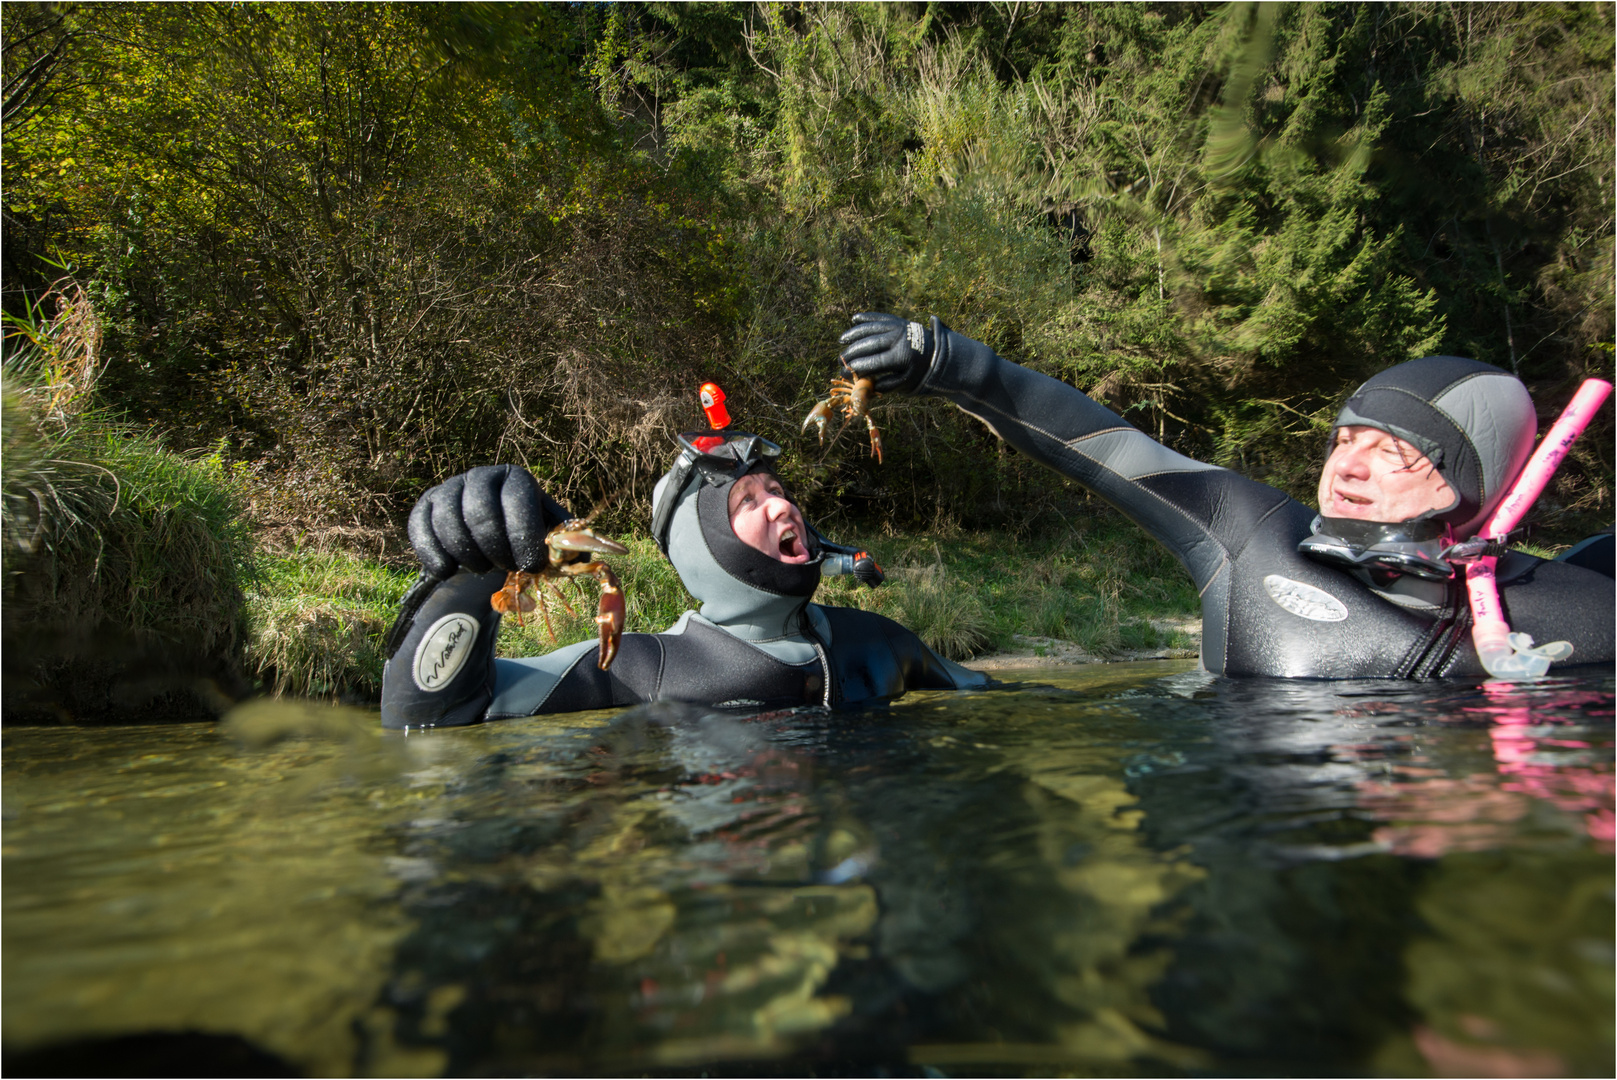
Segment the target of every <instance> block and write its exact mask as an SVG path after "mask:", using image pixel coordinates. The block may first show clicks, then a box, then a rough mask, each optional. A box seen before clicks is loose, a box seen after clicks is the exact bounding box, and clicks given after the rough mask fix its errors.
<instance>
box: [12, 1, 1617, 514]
mask: <svg viewBox="0 0 1617 1080" xmlns="http://www.w3.org/2000/svg"><path fill="white" fill-rule="evenodd" d="M3 17H4V20H5V26H4V31H5V71H4V75H5V129H4V132H5V154H4V194H3V199H4V207H3V209H4V221H5V240H6V244H5V254H4V258H5V270H6V298H5V303H6V307H7V310H8V311H16V310H19V309H20V308H21V306H23V305H24V304H25V302H26V299H27V298H28V297H29V296H37V295H39V294H40V293H41V292H43V291H44V289H45V288H46V287H47V286H48V284H49V283H50V282H54V281H55V280H56V278H57V277H58V276H59V273H60V272H59V271H57V270H55V269H54V268H52V267H51V266H49V265H48V264H47V263H46V262H45V261H44V260H47V259H48V260H51V262H54V263H58V264H60V263H67V264H70V265H71V266H72V267H73V268H74V272H75V274H76V275H77V277H78V278H79V279H80V281H81V282H82V283H83V285H84V287H85V289H86V294H87V295H88V296H89V297H90V298H91V299H92V300H93V302H94V303H95V305H96V309H97V312H98V314H99V316H100V318H101V320H102V323H103V325H104V326H105V328H106V344H105V351H106V354H107V356H108V358H109V359H108V363H107V368H106V372H105V374H104V377H103V378H102V380H101V383H100V387H101V393H102V394H103V395H104V396H105V397H106V398H107V400H108V401H109V402H110V403H112V404H113V405H115V406H116V407H119V408H121V409H123V410H126V411H127V412H128V413H129V414H130V415H131V416H133V417H135V418H138V419H141V420H144V421H149V422H152V423H155V424H157V425H159V426H160V427H161V428H162V429H163V430H165V431H166V432H168V434H169V437H170V438H171V439H173V440H178V441H181V442H183V443H186V444H189V445H207V444H212V443H213V442H214V441H215V440H217V439H219V438H220V437H224V438H225V439H226V440H227V444H228V447H229V452H230V453H231V454H232V455H233V456H234V457H235V458H236V459H238V460H240V461H241V462H244V463H245V464H246V465H247V466H248V467H249V468H250V469H252V470H253V471H254V472H255V475H256V476H257V478H258V485H259V490H260V491H261V492H262V495H261V497H260V499H259V506H258V512H259V513H260V514H261V515H263V516H276V515H279V516H281V517H297V518H301V519H303V520H306V521H309V522H311V523H320V522H326V523H331V522H337V521H359V522H369V523H384V522H388V521H395V520H397V518H398V517H399V515H401V514H402V513H403V512H404V511H406V510H407V509H408V507H409V505H410V503H411V502H412V501H413V499H414V497H415V495H416V494H418V493H419V491H420V490H421V488H422V487H423V486H424V485H426V484H428V483H431V482H433V481H435V480H436V479H439V478H441V477H442V476H444V475H446V474H448V473H451V472H455V471H459V470H460V469H462V468H465V467H466V466H469V465H471V464H475V463H479V462H486V461H490V460H519V461H522V462H524V463H526V464H528V465H529V466H530V467H532V468H533V469H534V470H535V472H537V473H538V474H539V475H540V476H541V477H543V478H544V480H545V482H546V484H547V486H548V487H550V488H551V489H552V490H554V491H556V492H557V493H558V494H559V495H561V496H563V497H567V498H572V499H574V500H576V501H579V502H583V503H587V502H591V501H596V500H599V499H600V498H602V497H605V496H610V495H613V494H620V498H619V499H618V500H617V501H616V502H615V503H614V504H613V505H614V509H613V510H612V511H610V512H609V513H615V514H619V515H621V516H622V517H623V518H624V519H625V520H627V518H628V517H629V516H630V515H631V514H632V513H633V512H635V511H637V510H640V509H643V507H644V501H645V498H646V496H647V494H648V493H649V489H650V483H651V480H652V479H653V478H654V477H655V475H656V474H657V473H658V472H659V471H660V470H661V467H662V466H663V463H664V461H665V458H666V456H667V453H668V447H669V445H670V444H669V443H668V441H667V437H668V435H669V434H671V433H672V432H674V431H677V430H680V429H681V428H686V427H691V426H694V425H695V424H696V423H697V422H698V420H699V414H698V413H697V411H696V409H695V406H694V401H693V398H692V391H693V387H694V386H695V384H697V383H699V382H701V381H703V380H705V379H709V378H715V379H717V380H718V381H719V382H721V383H722V384H724V385H725V386H726V388H727V389H729V390H730V391H731V394H732V405H733V406H735V407H734V408H733V409H732V411H733V412H734V413H735V415H736V416H737V418H738V419H739V420H740V421H741V422H743V423H746V424H748V425H750V426H754V427H756V428H758V429H760V430H763V431H765V432H766V433H768V434H770V435H772V436H780V437H781V438H782V440H783V441H788V442H790V441H791V440H792V439H796V438H798V436H797V427H798V422H799V420H800V418H801V416H802V415H803V413H804V412H806V410H807V408H808V406H809V404H810V403H811V402H812V400H813V399H814V398H815V397H817V396H819V395H820V393H822V392H823V388H824V386H825V383H826V380H827V379H828V378H829V377H830V376H831V375H832V374H833V373H834V368H833V365H832V358H833V356H834V349H835V346H834V340H835V336H836V334H837V333H838V332H839V331H840V330H841V329H842V328H843V327H844V326H845V325H846V322H847V319H848V317H849V316H850V315H852V314H853V313H854V312H856V311H860V310H868V309H889V310H895V311H900V312H903V313H906V314H910V315H913V316H922V315H927V314H936V315H938V316H939V317H940V318H942V319H944V320H945V321H946V322H948V323H949V324H950V325H951V326H953V327H954V328H955V329H957V330H960V331H961V332H963V333H966V334H969V335H971V336H973V337H977V338H979V339H981V340H984V341H987V342H989V343H990V344H992V345H994V346H995V347H996V348H997V349H999V350H1000V351H1001V352H1002V353H1004V354H1005V355H1007V356H1009V357H1011V358H1013V359H1016V360H1018V361H1020V362H1024V363H1028V364H1030V365H1031V366H1034V367H1037V368H1040V369H1041V370H1044V371H1047V372H1049V373H1050V374H1053V375H1056V376H1057V377H1060V378H1063V379H1066V380H1068V381H1070V382H1073V383H1075V384H1076V385H1078V386H1080V387H1082V388H1084V389H1086V390H1088V391H1090V392H1092V393H1094V394H1096V395H1097V396H1099V397H1101V398H1103V399H1105V400H1106V401H1108V402H1109V403H1110V404H1112V405H1113V406H1114V407H1116V408H1118V409H1119V410H1121V411H1123V412H1124V414H1125V416H1127V417H1128V418H1129V419H1130V420H1131V421H1133V422H1135V423H1136V424H1138V425H1139V426H1140V427H1142V428H1143V429H1145V430H1146V431H1148V432H1149V433H1150V434H1152V435H1153V436H1155V437H1159V438H1162V439H1163V440H1165V441H1167V442H1169V443H1170V444H1172V445H1175V446H1176V447H1178V448H1180V449H1182V450H1185V451H1186V452H1189V453H1193V454H1196V455H1198V456H1201V457H1205V458H1209V459H1211V460H1216V461H1219V462H1221V463H1226V464H1230V465H1233V466H1236V467H1239V468H1242V469H1244V470H1246V471H1248V472H1249V473H1251V474H1253V475H1257V476H1259V477H1261V478H1264V479H1268V480H1270V481H1271V482H1274V483H1278V484H1280V485H1282V486H1286V487H1289V488H1290V489H1292V490H1294V491H1295V492H1297V493H1298V494H1303V495H1306V494H1307V490H1308V487H1309V486H1310V485H1309V479H1308V478H1309V474H1310V473H1311V472H1312V470H1313V468H1314V465H1315V463H1316V461H1317V453H1318V450H1319V446H1320V438H1319V436H1320V433H1321V431H1322V429H1323V427H1324V426H1325V425H1326V424H1327V423H1328V418H1329V416H1330V415H1331V414H1332V412H1333V411H1334V408H1335V406H1336V405H1337V404H1338V403H1339V401H1340V399H1341V397H1342V396H1343V394H1344V393H1345V392H1346V391H1347V390H1349V389H1351V387H1352V385H1354V384H1356V382H1357V381H1359V380H1361V379H1362V378H1364V377H1366V376H1368V375H1369V374H1371V373H1372V372H1374V371H1377V370H1380V369H1382V368H1384V367H1386V366H1388V365H1390V364H1394V363H1397V362H1400V361H1402V360H1404V359H1408V358H1410V357H1412V356H1416V355H1421V354H1423V353H1429V352H1453V353H1459V354H1462V355H1470V356H1476V357H1478V358H1480V359H1483V360H1487V361H1490V362H1493V363H1497V364H1500V365H1501V366H1504V367H1507V368H1510V369H1513V370H1516V371H1518V372H1519V373H1520V374H1521V375H1522V376H1523V378H1524V379H1526V380H1527V381H1528V383H1529V385H1530V387H1531V388H1533V389H1534V391H1535V393H1536V395H1537V396H1538V399H1539V401H1540V403H1541V405H1542V406H1543V407H1544V408H1545V410H1546V413H1547V412H1549V411H1551V410H1553V408H1555V407H1556V406H1558V405H1559V404H1560V402H1562V401H1564V400H1565V398H1566V397H1567V396H1568V395H1569V394H1570V392H1571V390H1572V388H1573V385H1574V384H1575V382H1576V380H1577V379H1579V378H1582V377H1584V376H1587V375H1590V374H1602V373H1604V374H1606V375H1607V376H1608V377H1609V375H1610V372H1611V357H1612V340H1613V316H1612V305H1611V302H1610V297H1611V294H1612V291H1613V286H1614V282H1613V280H1612V258H1613V243H1612V233H1613V219H1612V191H1613V179H1614V178H1613V176H1612V171H1613V148H1612V139H1613V126H1614V118H1613V104H1612V102H1613V73H1612V60H1611V57H1612V47H1613V18H1612V9H1611V7H1610V5H1595V4H1471V5H1463V6H1454V5H1448V4H1436V3H1409V4H1397V5H1380V4H1290V5H1283V4H1232V5H1226V6H1212V5H1206V4H1194V3H1193V4H1074V5H1065V4H1049V3H1017V4H950V5H943V4H925V5H922V4H903V3H883V4H860V5H840V4H812V5H810V4H796V3H790V4H777V3H761V4H727V3H692V4H662V3H621V4H613V5H567V6H561V5H498V4H466V5H452V4H443V5H439V4H419V5H381V4H363V3H356V4H304V5H258V4H244V5H222V4H184V5H181V4H175V5H166V4H124V5H116V4H105V5H104V4H86V5H56V4H29V3H16V4H8V5H6V6H5V8H4V9H3ZM877 415H878V422H879V423H882V424H883V426H884V427H885V428H886V429H887V446H888V451H889V452H888V457H887V463H886V464H885V465H883V466H880V467H877V466H875V465H874V464H873V463H871V462H868V461H867V460H865V459H864V458H863V457H862V455H861V453H860V448H859V446H858V442H859V441H860V440H857V439H854V438H850V437H846V436H845V437H844V439H843V440H841V441H840V442H839V443H838V444H836V446H835V447H833V448H832V449H831V450H830V451H827V452H823V453H822V452H821V451H820V450H819V448H818V447H816V446H814V445H813V444H812V443H811V442H809V441H808V440H807V439H800V440H799V441H798V442H797V449H799V450H800V451H801V453H800V454H798V455H797V456H796V457H795V458H794V459H793V460H794V464H793V466H792V468H791V470H790V471H789V477H788V478H789V479H790V480H792V481H793V482H794V483H795V484H796V485H797V486H798V487H799V488H800V489H801V490H802V491H803V492H804V493H805V494H806V495H807V497H808V498H809V500H810V504H811V508H812V509H814V510H815V511H816V512H817V513H821V514H825V513H835V512H844V513H849V514H853V515H855V516H859V517H862V518H866V519H874V520H876V521H887V522H892V523H897V524H902V523H918V522H932V521H935V520H939V519H962V520H963V519H968V518H969V519H974V520H983V521H992V520H995V519H1007V520H1012V521H1019V522H1022V523H1026V522H1027V521H1028V520H1029V517H1030V513H1032V511H1030V510H1028V509H1026V508H1028V507H1036V508H1041V509H1042V508H1045V507H1051V506H1055V505H1057V504H1058V503H1059V502H1060V499H1059V498H1057V499H1054V500H1053V499H1052V496H1054V495H1056V494H1057V493H1062V494H1063V497H1070V493H1066V492H1065V490H1064V489H1063V488H1062V487H1061V485H1060V484H1059V482H1058V481H1054V480H1052V479H1050V478H1049V477H1046V476H1043V475H1041V474H1039V473H1038V472H1037V471H1035V470H1032V469H1029V468H1028V467H1027V466H1026V464H1025V463H1024V462H1022V461H1020V460H1018V459H1017V458H1015V457H1014V455H1008V454H1007V453H1005V452H1004V451H1003V450H1001V449H999V448H998V447H997V446H996V444H995V443H994V441H993V439H992V437H991V436H989V435H987V434H986V433H984V432H983V431H982V430H981V429H980V428H979V427H977V426H975V425H973V424H971V423H970V422H968V421H965V420H964V419H962V418H961V417H960V416H959V415H958V414H956V413H954V412H953V411H952V410H950V409H947V408H944V407H942V406H939V405H937V404H935V403H916V404H907V405H904V406H902V407H890V406H889V405H888V403H887V402H885V401H884V402H883V403H882V407H881V408H879V409H878V414H877ZM1610 441H1611V440H1610V428H1609V425H1608V426H1607V427H1606V428H1604V429H1603V430H1600V431H1596V432H1594V433H1592V436H1591V437H1590V438H1589V439H1587V440H1586V442H1585V446H1584V449H1583V450H1582V451H1580V453H1581V457H1580V459H1579V461H1578V462H1577V463H1576V464H1575V466H1574V467H1571V468H1569V469H1568V470H1567V475H1566V476H1565V478H1564V479H1563V481H1562V483H1561V486H1560V488H1559V489H1558V494H1557V495H1556V496H1555V498H1554V499H1552V500H1551V503H1552V506H1551V509H1555V508H1556V507H1561V508H1568V507H1570V508H1574V509H1577V508H1581V509H1583V510H1586V511H1588V512H1590V513H1595V514H1598V515H1603V516H1609V508H1610V488H1611V471H1612V466H1611V461H1610V449H1609V446H1610ZM1581 523H1584V522H1583V521H1579V522H1573V523H1571V524H1569V526H1568V527H1569V528H1570V527H1573V525H1576V524H1581Z"/></svg>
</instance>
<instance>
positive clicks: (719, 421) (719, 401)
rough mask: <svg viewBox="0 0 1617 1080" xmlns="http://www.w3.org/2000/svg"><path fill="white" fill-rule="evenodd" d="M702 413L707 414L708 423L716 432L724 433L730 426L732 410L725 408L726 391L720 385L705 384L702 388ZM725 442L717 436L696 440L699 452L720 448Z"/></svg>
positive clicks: (705, 436)
mask: <svg viewBox="0 0 1617 1080" xmlns="http://www.w3.org/2000/svg"><path fill="white" fill-rule="evenodd" d="M701 395H702V411H703V412H704V413H706V414H707V423H708V426H709V427H711V428H712V429H713V430H714V431H723V430H724V429H725V428H727V427H729V426H730V410H729V409H727V408H725V407H724V391H723V390H722V389H720V388H719V384H718V383H710V382H705V383H703V384H702V388H701ZM723 441H724V440H723V439H721V438H719V437H718V436H716V435H704V436H702V437H701V438H699V439H696V440H694V445H695V446H696V448H697V449H698V450H708V449H711V448H712V447H715V446H718V445H719V444H720V443H722V442H723Z"/></svg>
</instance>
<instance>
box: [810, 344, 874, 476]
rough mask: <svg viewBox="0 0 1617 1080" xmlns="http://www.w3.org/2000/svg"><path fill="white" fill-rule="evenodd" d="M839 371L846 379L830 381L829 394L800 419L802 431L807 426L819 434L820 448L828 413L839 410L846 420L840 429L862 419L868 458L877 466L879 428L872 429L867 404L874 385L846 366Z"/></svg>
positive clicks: (840, 432) (827, 421) (829, 414)
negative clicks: (868, 444) (852, 421)
mask: <svg viewBox="0 0 1617 1080" xmlns="http://www.w3.org/2000/svg"><path fill="white" fill-rule="evenodd" d="M843 370H844V371H846V372H847V377H846V378H841V379H832V380H831V395H830V396H829V397H827V398H826V399H825V400H824V401H821V402H818V403H816V404H815V406H814V408H812V409H810V410H809V414H808V415H807V416H805V417H804V418H803V430H804V431H807V430H808V429H809V425H810V424H812V425H813V426H814V428H815V430H816V431H817V432H818V433H819V436H820V445H821V446H824V445H825V426H826V424H827V423H829V422H830V420H831V414H832V413H833V412H835V411H836V410H837V409H838V408H840V409H841V410H842V413H843V416H845V417H846V419H845V420H843V422H842V427H847V426H848V423H849V421H851V420H853V419H854V418H855V417H861V416H862V417H864V420H865V427H867V428H869V429H870V456H871V457H873V458H875V459H876V463H877V464H878V465H879V464H881V450H882V445H881V429H880V428H878V427H877V426H876V421H875V420H872V419H871V417H870V403H871V399H872V398H874V397H876V384H875V382H873V381H872V380H870V379H868V378H865V377H864V376H861V375H855V374H854V373H853V371H852V370H851V369H849V368H847V367H844V368H843ZM841 434H842V428H838V429H837V435H841ZM832 438H833V440H834V439H835V436H832Z"/></svg>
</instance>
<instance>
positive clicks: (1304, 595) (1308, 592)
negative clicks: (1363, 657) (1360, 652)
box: [1263, 574, 1348, 622]
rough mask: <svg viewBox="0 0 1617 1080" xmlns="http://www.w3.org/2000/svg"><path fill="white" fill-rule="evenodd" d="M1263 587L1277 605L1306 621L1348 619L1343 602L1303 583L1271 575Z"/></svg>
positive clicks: (1264, 580)
mask: <svg viewBox="0 0 1617 1080" xmlns="http://www.w3.org/2000/svg"><path fill="white" fill-rule="evenodd" d="M1263 587H1264V588H1265V589H1267V590H1268V592H1269V596H1270V598H1271V599H1273V600H1274V602H1275V603H1277V604H1279V605H1280V606H1281V607H1283V608H1285V609H1286V610H1287V611H1289V612H1291V613H1292V614H1293V615H1300V616H1302V617H1303V618H1305V619H1312V620H1313V621H1314V622H1341V621H1342V620H1343V619H1345V618H1347V617H1348V612H1347V608H1346V607H1344V606H1343V605H1342V601H1340V600H1338V599H1337V598H1336V597H1334V596H1332V595H1331V594H1330V593H1328V592H1326V591H1325V590H1324V589H1317V588H1315V587H1314V586H1312V585H1308V584H1306V583H1304V582H1301V581H1293V580H1291V578H1287V577H1281V576H1280V575H1279V574H1270V575H1269V576H1268V577H1266V578H1264V579H1263Z"/></svg>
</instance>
